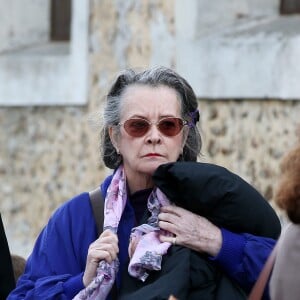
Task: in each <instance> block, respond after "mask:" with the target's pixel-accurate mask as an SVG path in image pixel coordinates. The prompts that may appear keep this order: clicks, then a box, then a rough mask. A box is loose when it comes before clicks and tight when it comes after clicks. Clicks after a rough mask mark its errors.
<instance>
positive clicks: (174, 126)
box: [118, 117, 188, 137]
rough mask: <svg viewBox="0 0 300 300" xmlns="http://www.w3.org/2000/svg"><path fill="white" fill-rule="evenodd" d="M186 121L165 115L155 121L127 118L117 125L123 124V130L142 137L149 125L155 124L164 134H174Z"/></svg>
mask: <svg viewBox="0 0 300 300" xmlns="http://www.w3.org/2000/svg"><path fill="white" fill-rule="evenodd" d="M187 124H188V122H187V121H185V120H182V119H180V118H173V117H167V118H163V119H161V120H159V121H158V122H157V123H151V122H150V121H148V120H146V119H142V118H132V119H128V120H127V121H125V122H124V123H119V124H118V125H119V126H121V125H123V126H124V129H125V131H126V132H127V133H128V134H129V135H130V136H132V137H142V136H143V135H145V134H146V133H147V132H148V131H149V130H150V127H151V125H155V126H156V127H157V129H158V130H159V131H160V132H161V133H162V134H163V135H165V136H175V135H177V134H178V133H179V132H180V131H181V130H182V128H183V126H185V125H187Z"/></svg>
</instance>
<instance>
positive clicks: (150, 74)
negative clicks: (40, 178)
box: [8, 67, 279, 300]
mask: <svg viewBox="0 0 300 300" xmlns="http://www.w3.org/2000/svg"><path fill="white" fill-rule="evenodd" d="M197 104H198V103H197V99H196V96H195V94H194V92H193V90H192V88H191V87H190V85H189V84H188V83H187V81H186V80H185V79H183V78H182V77H181V76H179V75H178V74H177V73H175V72H174V71H172V70H170V69H167V68H162V67H158V68H153V69H149V70H146V71H143V72H140V73H136V72H134V71H133V70H126V71H125V72H123V73H122V74H120V75H119V76H118V77H117V79H116V81H115V82H114V84H113V86H112V87H111V89H110V91H109V93H108V96H107V101H106V107H105V110H104V127H103V129H102V144H101V148H102V158H103V161H104V163H105V165H106V166H107V167H108V168H110V169H113V170H114V172H113V174H112V175H111V176H109V177H107V178H106V179H105V180H104V182H103V183H102V184H101V186H100V189H101V193H102V196H103V199H105V208H104V231H103V233H101V234H100V236H98V235H97V230H96V225H95V219H94V217H93V212H92V208H91V204H90V197H89V193H82V194H80V195H78V196H76V197H74V198H73V199H71V200H69V201H68V202H66V203H65V204H63V205H62V206H61V207H60V208H59V209H58V210H57V211H56V212H55V213H54V214H53V216H52V217H51V219H50V220H49V222H48V224H47V226H46V227H45V229H44V230H43V231H42V232H41V234H40V236H39V237H38V239H37V241H36V244H35V247H34V249H33V252H32V254H31V256H30V257H29V259H28V262H27V266H26V270H25V273H24V275H23V276H22V277H21V279H20V280H19V282H18V284H17V288H16V289H15V290H14V291H13V292H12V293H11V294H10V296H9V298H8V299H10V300H11V299H21V298H22V299H72V298H74V297H75V299H112V298H115V299H167V298H168V296H169V295H171V294H172V295H174V296H175V297H176V298H179V299H200V298H199V295H205V299H246V294H247V292H248V291H249V289H250V288H251V287H252V285H253V283H254V282H255V280H256V278H257V275H258V274H259V272H260V270H261V268H262V266H263V264H264V262H265V259H266V258H267V256H268V255H269V253H270V251H271V250H272V248H273V245H274V243H275V240H274V239H275V238H276V237H277V236H278V234H279V230H278V228H279V225H278V224H279V222H278V220H277V219H276V218H275V217H274V216H273V215H272V214H274V215H275V213H273V211H271V210H268V209H269V208H267V210H268V214H269V215H272V216H271V219H272V218H273V219H272V221H271V223H269V225H268V226H265V227H276V229H275V233H273V234H272V235H269V236H268V234H266V235H265V234H264V233H263V232H262V233H261V232H259V231H257V232H256V231H255V230H253V232H250V231H248V227H245V231H244V232H247V233H243V232H240V230H238V229H239V228H242V229H244V227H243V226H241V227H239V225H240V224H241V223H242V222H240V221H239V222H238V226H233V227H231V226H230V225H231V216H230V211H231V210H232V209H231V208H230V205H229V206H228V207H227V212H226V208H224V207H223V208H222V210H220V212H222V213H223V212H224V214H226V213H229V215H228V216H229V217H228V218H227V219H226V222H223V220H222V213H221V214H220V215H218V216H217V217H216V216H215V215H214V214H211V215H210V213H209V210H207V215H208V216H210V217H207V218H206V217H205V216H203V215H200V214H201V213H199V210H201V209H202V208H201V209H200V208H199V207H196V208H195V210H193V209H192V208H189V207H185V205H181V203H180V201H179V202H176V201H175V200H176V199H175V198H174V201H173V199H171V198H172V195H171V194H170V193H169V192H170V191H172V190H173V191H174V190H175V188H176V187H178V186H180V183H179V185H177V183H176V184H173V186H174V189H172V188H171V189H169V186H170V185H169V184H166V183H165V181H164V179H165V175H164V174H165V173H166V170H161V171H162V172H160V173H159V172H158V173H157V174H156V172H157V170H158V169H159V168H160V167H162V166H167V167H170V165H168V164H175V165H172V166H171V167H175V171H176V172H177V169H176V168H177V162H178V164H179V168H181V167H182V166H183V167H184V172H187V173H188V170H189V168H190V167H193V166H194V165H196V166H197V168H196V170H195V172H196V173H193V174H191V179H193V177H195V178H196V177H197V176H196V175H197V172H198V173H199V172H200V173H201V172H202V170H207V172H208V173H209V172H210V173H209V174H212V175H211V176H212V177H214V178H215V175H213V174H215V173H216V174H218V172H219V169H218V168H217V169H216V168H215V167H212V166H206V167H207V168H205V165H201V164H200V163H199V165H198V163H196V160H197V156H198V155H199V153H200V149H201V137H200V134H199V131H198V128H197V126H196V123H197V122H198V121H199V112H198V110H197ZM185 162H191V164H192V165H191V166H190V165H185ZM181 163H182V164H181ZM211 167H212V168H211ZM211 170H213V171H212V172H211ZM214 170H216V172H215V171H214ZM223 171H224V172H223ZM207 172H206V171H205V172H204V173H205V174H206V173H207ZM222 172H223V173H222ZM154 173H155V174H156V175H157V177H156V179H154V177H153V175H154ZM179 173H181V174H182V172H181V171H180V170H179ZM221 173H222V176H223V175H224V176H223V177H222V176H221V177H222V178H223V179H224V178H225V180H226V178H227V176H228V178H231V176H232V174H229V172H227V173H226V171H225V170H222V171H221ZM225 173H226V174H225ZM205 174H204V176H206V175H205ZM194 175H195V176H194ZM199 176H200V175H199ZM201 176H202V174H201ZM216 178H220V176H218V175H217V176H216ZM161 179H163V183H162V184H161V186H160V183H159V182H160V181H161ZM192 181H193V180H192ZM237 181H239V179H238V180H237V179H236V178H235V179H234V182H237ZM171 182H172V181H171ZM156 185H158V186H159V188H157V186H156ZM197 185H198V184H197V182H196V183H195V184H194V186H193V188H194V187H195V188H197ZM207 186H208V185H207V184H204V185H203V187H207ZM160 187H161V188H160ZM165 187H166V188H165ZM247 188H249V187H247ZM215 189H217V186H215V187H213V188H211V189H210V191H213V190H215ZM223 189H225V193H223V192H222V193H223V194H224V195H226V194H228V193H230V191H227V189H229V188H228V187H226V186H225V188H222V190H223ZM186 191H187V190H186ZM227 192H228V193H227ZM242 193H243V192H242ZM238 194H239V193H238ZM244 194H246V193H244ZM180 195H181V196H182V199H183V198H184V196H186V195H191V197H189V199H190V198H193V199H194V198H195V201H196V202H197V200H198V198H201V197H202V196H200V195H198V194H197V193H192V194H191V193H190V194H188V193H187V194H186V195H185V193H184V192H183V193H181V194H180ZM243 196H245V197H246V195H243ZM251 196H253V197H254V198H257V197H258V198H259V197H260V196H258V193H257V194H255V193H254V194H251ZM212 197H213V196H212ZM180 199H181V197H180ZM189 199H188V200H189ZM208 200H209V199H208ZM229 200H230V199H229ZM253 200H255V199H253ZM230 201H231V200H230ZM230 201H229V202H230ZM173 202H174V203H176V205H175V204H174V203H173ZM187 202H188V201H187ZM208 202H209V201H208ZM229 202H228V203H229ZM264 202H266V201H264ZM214 203H215V202H214ZM218 203H219V202H218ZM255 205H256V204H255V201H254V202H253V205H252V204H251V209H250V211H249V209H248V211H247V213H248V212H249V213H250V214H251V211H254V212H255V213H256V206H255ZM180 206H181V207H180ZM191 206H192V205H191ZM215 207H217V206H215ZM228 208H229V209H228ZM202 210H203V209H202ZM228 210H229V211H228ZM212 211H213V212H214V211H216V212H217V213H218V211H219V210H217V209H212ZM268 214H264V215H265V216H266V215H268ZM220 216H221V218H220ZM245 217H246V216H245ZM265 218H266V217H265ZM254 219H255V217H254ZM220 220H221V221H220ZM215 221H216V222H215ZM219 221H220V222H219ZM251 222H252V221H251ZM245 223H249V222H248V221H245ZM254 223H255V222H254ZM262 223H263V221H262ZM223 224H225V225H224V227H222V226H223ZM138 225H139V226H138ZM227 225H228V226H227ZM257 225H258V226H257V228H260V227H263V225H262V226H260V223H259V224H257ZM236 229H237V230H236ZM204 274H205V276H203V275H204ZM206 275H207V276H206ZM208 275H209V276H208ZM210 276H211V277H210ZM200 278H201V282H200V281H199V280H200ZM210 282H214V285H210ZM202 291H205V292H202ZM203 299H204V298H203Z"/></svg>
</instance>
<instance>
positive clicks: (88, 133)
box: [0, 0, 300, 256]
mask: <svg viewBox="0 0 300 300" xmlns="http://www.w3.org/2000/svg"><path fill="white" fill-rule="evenodd" d="M122 5H123V7H122ZM173 5H174V1H163V0H159V1H115V2H113V1H108V0H106V1H99V0H98V1H97V0H94V1H91V17H90V56H89V62H90V73H89V77H90V78H89V80H90V87H89V101H88V105H86V106H84V107H34V108H33V107H19V108H2V109H0V144H1V148H0V174H1V189H0V199H1V200H0V201H1V202H0V211H1V213H2V217H3V220H4V225H5V227H6V231H7V235H8V239H9V244H10V247H11V251H12V252H14V253H17V254H21V255H24V256H27V255H28V254H29V252H30V250H31V248H32V245H33V242H34V240H35V238H36V236H37V234H38V232H39V231H40V230H41V228H42V227H43V226H44V225H45V224H46V222H47V220H48V218H49V216H50V214H51V213H52V212H53V210H54V209H55V208H56V207H57V206H58V205H60V204H61V203H62V202H64V201H66V200H67V199H69V198H70V197H72V196H74V195H76V194H78V193H80V192H82V191H89V190H91V189H92V188H94V187H95V186H96V185H97V184H99V183H100V182H101V181H102V179H103V178H104V176H105V174H106V172H107V170H105V169H104V167H103V165H102V163H101V162H100V158H99V151H98V144H99V140H98V128H97V127H95V126H94V127H91V126H90V125H89V121H88V119H89V117H90V115H91V114H92V113H94V112H96V111H98V110H99V107H100V103H101V99H102V98H103V96H104V95H105V93H106V92H107V89H108V87H109V84H110V82H111V80H112V78H113V77H114V76H115V74H116V72H117V71H118V70H120V69H123V68H124V67H128V66H130V67H147V66H148V65H149V62H150V59H151V51H152V47H153V43H151V37H150V35H151V32H150V31H151V30H150V27H151V26H150V23H151V22H152V21H153V18H154V16H155V14H156V13H157V12H160V13H161V14H162V15H163V16H164V18H165V20H166V22H167V24H168V25H169V26H168V30H169V32H170V34H174V32H173V31H174V14H173ZM133 6H134V7H135V10H136V12H135V13H133V12H132V10H131V8H132V7H133ZM120 20H121V21H120ZM121 26H122V27H121ZM124 29H126V30H125V32H124ZM172 66H173V67H176V62H174V64H173V65H172ZM199 107H200V110H201V115H202V122H201V124H202V131H203V140H204V146H203V157H202V160H204V161H209V162H214V163H218V164H221V165H224V166H225V167H228V168H229V169H230V170H232V171H234V172H236V173H238V174H239V175H240V176H242V177H243V178H245V179H246V180H248V181H249V182H250V183H252V184H254V185H255V186H256V187H257V188H258V189H259V191H261V192H262V193H263V194H264V195H265V196H266V197H267V198H268V199H271V198H272V191H273V187H274V182H275V179H276V177H277V175H278V161H279V159H280V157H281V156H282V154H283V153H284V152H285V151H286V150H287V149H288V148H290V147H291V146H292V145H293V144H295V142H296V140H297V137H296V129H297V126H298V123H299V121H298V116H299V111H300V102H297V101H295V102H293V101H271V100H257V101H243V100H239V101H228V100H224V101H221V100H219V101H211V100H201V101H199Z"/></svg>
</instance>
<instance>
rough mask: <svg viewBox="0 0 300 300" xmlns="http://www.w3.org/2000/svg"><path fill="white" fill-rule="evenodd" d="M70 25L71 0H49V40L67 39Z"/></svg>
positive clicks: (68, 38)
mask: <svg viewBox="0 0 300 300" xmlns="http://www.w3.org/2000/svg"><path fill="white" fill-rule="evenodd" d="M84 1H85V0H84ZM70 27H71V0H51V32H50V38H51V40H52V41H69V40H70Z"/></svg>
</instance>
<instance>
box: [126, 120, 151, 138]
mask: <svg viewBox="0 0 300 300" xmlns="http://www.w3.org/2000/svg"><path fill="white" fill-rule="evenodd" d="M149 127H150V124H149V123H148V122H147V121H146V120H143V119H129V120H127V121H126V122H125V123H124V128H125V130H126V132H127V133H128V134H129V135H131V136H133V137H141V136H143V135H144V134H145V133H146V132H147V131H148V130H149Z"/></svg>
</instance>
